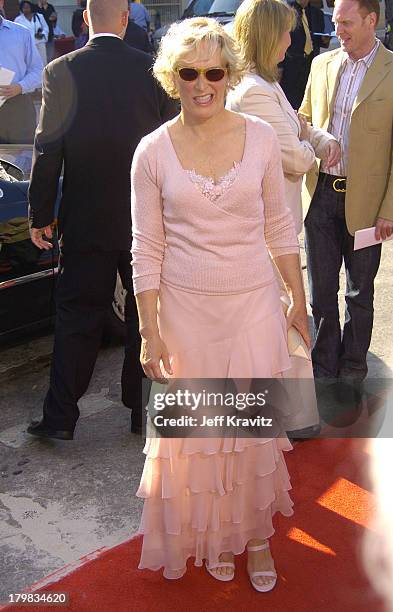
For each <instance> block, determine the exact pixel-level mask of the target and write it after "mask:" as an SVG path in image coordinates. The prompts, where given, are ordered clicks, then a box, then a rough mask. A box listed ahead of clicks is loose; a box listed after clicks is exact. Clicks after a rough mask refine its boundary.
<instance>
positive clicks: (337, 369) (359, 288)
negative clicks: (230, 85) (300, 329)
mask: <svg viewBox="0 0 393 612" xmlns="http://www.w3.org/2000/svg"><path fill="white" fill-rule="evenodd" d="M378 18H379V2H378V0H336V3H335V8H334V13H333V21H334V23H335V27H336V33H337V36H338V38H339V40H340V43H341V48H340V49H338V50H334V51H332V52H330V53H325V54H323V55H321V56H319V57H317V58H315V60H314V61H313V64H312V69H311V73H310V77H309V80H308V83H307V88H306V92H305V96H304V99H303V103H302V106H301V108H300V111H299V112H300V113H301V114H303V115H305V116H306V118H307V120H308V121H309V122H311V123H312V124H313V125H314V126H316V127H320V128H323V129H326V130H328V131H329V132H330V133H331V134H332V135H333V136H334V137H335V138H336V139H337V140H338V141H339V143H340V145H341V149H342V155H341V159H340V161H339V162H338V164H337V165H336V166H334V167H331V168H328V167H327V166H326V165H324V163H323V162H322V163H321V166H320V168H319V172H318V170H317V169H316V167H314V169H313V170H311V171H310V172H309V174H308V176H307V181H306V187H305V190H304V199H305V201H306V202H305V203H306V204H309V203H310V201H311V204H310V208H309V210H308V213H307V217H306V219H305V235H306V251H307V264H308V265H307V267H308V276H309V285H310V296H311V306H312V311H313V317H314V326H315V333H316V339H315V345H314V347H313V350H312V358H313V366H314V374H315V376H316V377H327V378H333V377H337V376H340V377H344V378H350V379H354V380H356V381H362V380H363V379H364V378H365V377H366V375H367V363H366V357H367V351H368V348H369V345H370V341H371V333H372V326H373V298H374V278H375V276H376V274H377V271H378V267H379V262H380V256H381V245H379V244H378V245H375V246H372V247H368V248H365V249H362V250H359V251H354V250H353V245H354V238H353V235H354V233H355V231H356V230H359V229H362V228H366V227H370V226H374V225H375V226H376V230H375V235H376V238H377V239H379V238H383V239H384V238H387V237H389V236H390V235H391V234H392V233H393V169H392V126H393V53H392V52H390V51H388V50H386V49H385V48H384V47H383V45H382V44H380V42H379V41H378V40H377V39H376V38H375V28H376V24H377V23H378ZM343 261H344V264H345V270H346V278H347V288H346V295H345V300H346V316H345V325H344V330H343V334H341V329H340V321H339V311H338V299H337V292H338V288H339V271H340V268H341V265H342V262H343Z"/></svg>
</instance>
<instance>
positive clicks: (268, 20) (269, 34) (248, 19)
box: [233, 0, 296, 83]
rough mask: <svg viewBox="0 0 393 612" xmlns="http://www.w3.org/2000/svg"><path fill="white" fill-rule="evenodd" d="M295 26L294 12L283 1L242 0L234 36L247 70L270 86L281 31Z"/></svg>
mask: <svg viewBox="0 0 393 612" xmlns="http://www.w3.org/2000/svg"><path fill="white" fill-rule="evenodd" d="M295 25H296V13H295V11H294V9H293V8H292V7H290V6H289V5H288V4H287V3H286V2H285V1H284V0H244V2H242V4H241V5H240V6H239V8H238V10H237V13H236V17H235V24H234V30H233V34H234V37H235V39H236V40H237V41H238V43H239V45H240V47H241V49H242V53H243V56H244V59H245V61H246V63H247V65H248V67H249V68H250V69H252V70H255V71H256V72H257V74H259V75H260V76H261V77H262V78H264V79H265V80H266V81H269V82H270V83H271V82H273V81H276V80H277V79H278V70H277V57H278V51H279V46H280V41H281V38H282V36H283V34H284V32H286V31H288V30H292V29H293V28H294V27H295Z"/></svg>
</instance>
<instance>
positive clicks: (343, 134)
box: [321, 40, 380, 176]
mask: <svg viewBox="0 0 393 612" xmlns="http://www.w3.org/2000/svg"><path fill="white" fill-rule="evenodd" d="M379 45H380V42H379V40H377V41H376V43H375V45H374V47H373V48H372V49H371V51H370V53H369V54H368V55H365V56H364V57H362V58H361V59H359V60H356V61H354V60H352V59H351V58H350V57H349V56H348V54H347V53H345V52H344V53H343V60H342V64H341V70H340V76H339V83H338V86H337V92H336V99H335V102H334V111H333V115H332V117H331V119H330V122H329V128H328V132H329V133H330V134H332V135H333V136H334V137H335V138H336V140H338V142H339V143H340V146H341V159H340V161H339V162H338V164H336V166H333V167H331V168H326V166H325V164H324V163H323V162H322V164H321V171H322V172H326V173H327V174H334V175H336V176H346V175H347V166H348V148H349V126H350V123H351V114H352V107H353V103H354V102H355V99H356V96H357V95H358V93H359V89H360V87H361V85H362V83H363V79H364V77H365V75H366V72H367V70H368V69H369V68H370V66H371V64H372V63H373V60H374V57H375V55H376V53H377V51H378V48H379Z"/></svg>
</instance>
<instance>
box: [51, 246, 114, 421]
mask: <svg viewBox="0 0 393 612" xmlns="http://www.w3.org/2000/svg"><path fill="white" fill-rule="evenodd" d="M118 258H119V254H118V252H107V253H105V252H100V253H67V254H63V255H61V258H60V270H59V278H58V285H57V291H56V328H55V344H54V351H53V357H52V367H51V375H50V387H49V391H48V393H47V396H46V398H45V401H44V423H45V425H46V426H48V427H50V428H52V429H57V430H69V431H73V430H74V428H75V425H76V422H77V420H78V418H79V409H78V400H79V399H80V397H81V396H82V395H83V394H84V393H85V391H86V389H87V387H88V385H89V382H90V379H91V375H92V373H93V369H94V365H95V362H96V359H97V355H98V351H99V348H100V344H101V338H102V332H103V327H104V323H105V319H106V316H107V313H108V309H109V308H110V305H111V300H112V296H113V292H114V288H115V282H116V272H117V264H118Z"/></svg>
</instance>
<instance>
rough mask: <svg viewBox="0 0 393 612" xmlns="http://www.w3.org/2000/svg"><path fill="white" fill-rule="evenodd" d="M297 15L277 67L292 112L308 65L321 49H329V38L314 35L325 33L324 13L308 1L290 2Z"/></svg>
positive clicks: (299, 101) (301, 97) (296, 106)
mask: <svg viewBox="0 0 393 612" xmlns="http://www.w3.org/2000/svg"><path fill="white" fill-rule="evenodd" d="M289 4H290V5H291V6H292V7H293V8H294V9H295V11H296V13H297V22H296V27H295V29H294V30H293V32H291V46H290V47H289V48H288V51H287V53H286V56H285V60H284V61H283V62H282V63H281V64H280V68H282V77H281V80H280V85H281V87H282V88H283V90H284V92H285V95H286V96H287V98H288V100H289V102H290V103H291V105H292V107H293V108H294V109H296V110H297V109H298V108H300V105H301V103H302V100H303V96H304V91H305V89H306V84H307V79H308V75H309V73H310V68H311V62H312V60H313V59H314V57H315V56H316V55H319V51H320V48H321V47H328V46H329V39H328V38H325V37H321V36H318V35H316V33H318V32H324V31H325V24H324V17H323V12H322V11H321V10H320V9H319V8H316V7H315V6H312V5H310V4H309V0H296V1H295V2H293V1H291V2H289Z"/></svg>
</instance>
